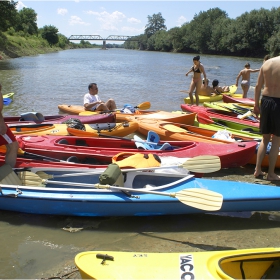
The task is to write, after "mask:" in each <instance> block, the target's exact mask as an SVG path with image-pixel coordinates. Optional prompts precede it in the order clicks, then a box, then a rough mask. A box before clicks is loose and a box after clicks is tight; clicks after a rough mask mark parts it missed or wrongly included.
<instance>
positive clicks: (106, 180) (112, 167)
mask: <svg viewBox="0 0 280 280" xmlns="http://www.w3.org/2000/svg"><path fill="white" fill-rule="evenodd" d="M99 183H100V184H101V185H118V186H124V177H123V174H122V171H121V169H120V167H119V166H118V165H117V164H116V163H111V164H109V165H108V167H107V169H106V170H105V171H104V172H103V173H102V174H101V175H100V176H99Z"/></svg>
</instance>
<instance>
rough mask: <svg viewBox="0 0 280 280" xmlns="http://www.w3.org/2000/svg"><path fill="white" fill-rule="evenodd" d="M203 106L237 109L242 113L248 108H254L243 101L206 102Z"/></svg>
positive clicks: (229, 110)
mask: <svg viewBox="0 0 280 280" xmlns="http://www.w3.org/2000/svg"><path fill="white" fill-rule="evenodd" d="M203 106H204V107H207V108H211V109H217V110H224V111H227V112H232V110H237V111H240V113H241V112H243V113H245V112H247V111H248V110H252V106H249V105H244V104H242V103H224V102H204V103H203Z"/></svg>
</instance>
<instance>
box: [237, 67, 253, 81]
mask: <svg viewBox="0 0 280 280" xmlns="http://www.w3.org/2000/svg"><path fill="white" fill-rule="evenodd" d="M251 72H252V71H251V69H247V68H245V69H243V70H241V71H240V74H241V76H242V80H247V81H249V80H250V74H251Z"/></svg>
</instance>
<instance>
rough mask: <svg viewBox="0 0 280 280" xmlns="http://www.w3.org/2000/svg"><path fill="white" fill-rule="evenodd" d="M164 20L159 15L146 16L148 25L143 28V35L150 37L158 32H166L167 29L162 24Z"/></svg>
mask: <svg viewBox="0 0 280 280" xmlns="http://www.w3.org/2000/svg"><path fill="white" fill-rule="evenodd" d="M164 22H165V19H164V18H163V17H162V15H161V13H157V14H153V15H152V16H148V24H147V25H146V26H145V34H146V35H147V36H148V38H149V37H151V36H152V35H153V34H155V33H156V32H157V31H159V30H166V29H167V27H166V26H165V24H164Z"/></svg>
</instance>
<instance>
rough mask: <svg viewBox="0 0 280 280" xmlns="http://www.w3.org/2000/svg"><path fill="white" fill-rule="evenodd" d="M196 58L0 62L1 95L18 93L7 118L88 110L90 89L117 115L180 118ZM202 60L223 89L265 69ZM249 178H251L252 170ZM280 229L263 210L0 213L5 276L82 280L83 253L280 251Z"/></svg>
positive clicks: (108, 53) (0, 263)
mask: <svg viewBox="0 0 280 280" xmlns="http://www.w3.org/2000/svg"><path fill="white" fill-rule="evenodd" d="M193 56H194V55H193V54H175V53H160V52H145V51H132V50H124V49H109V50H99V49H79V50H67V51H61V52H57V53H50V54H44V55H38V56H30V57H22V58H17V59H11V60H6V61H0V83H1V84H2V87H3V89H2V91H3V93H8V92H15V98H14V101H13V102H12V103H11V105H9V106H7V107H5V109H4V111H3V114H4V115H6V116H8V115H19V114H21V113H23V112H27V111H37V112H41V113H42V114H44V115H51V114H58V113H59V111H58V108H57V106H58V105H59V104H82V102H83V95H84V94H85V93H86V92H87V91H88V90H87V86H88V84H89V83H90V82H96V83H98V87H99V93H100V96H101V98H102V99H103V100H105V99H108V98H114V99H115V100H116V102H117V105H118V107H122V106H123V105H124V104H126V103H130V104H133V105H137V104H140V103H142V102H144V101H150V102H151V104H152V107H151V109H155V110H156V109H162V110H167V111H172V110H180V104H181V103H183V98H184V97H185V96H186V95H185V94H184V93H181V92H180V90H186V89H188V87H189V84H190V79H191V77H186V76H185V73H186V72H187V71H188V70H189V68H190V67H191V66H192V58H193ZM201 62H202V63H203V64H204V66H205V69H206V73H207V77H208V78H209V79H210V80H211V81H212V80H213V79H215V78H216V79H218V80H219V81H220V85H231V84H234V83H235V80H236V76H237V74H238V73H239V71H240V70H241V69H243V67H244V65H245V63H246V62H250V63H251V67H252V68H253V69H255V68H259V67H260V66H261V64H262V60H261V59H252V58H250V59H248V58H239V57H225V56H208V55H201ZM257 75H258V74H257V73H253V74H251V88H250V91H249V94H248V96H249V97H253V94H254V85H255V84H256V80H257ZM238 92H241V89H240V87H239V88H238ZM244 170H245V171H246V170H247V171H246V172H247V175H246V176H251V175H250V174H252V173H251V172H252V171H251V169H250V168H249V169H246V168H245V169H244ZM245 171H243V172H245ZM224 172H227V171H224ZM231 172H233V173H234V172H235V170H234V171H231ZM229 178H230V177H229ZM244 178H245V177H244ZM245 180H246V178H245ZM279 221H280V217H279V213H257V212H255V213H233V214H230V215H213V214H211V215H210V214H204V215H203V214H200V215H179V216H173V217H169V216H167V217H117V218H116V217H115V218H110V217H108V218H89V217H65V216H48V215H46V216H42V215H28V214H22V213H13V212H8V211H0V238H1V240H2V246H1V255H0V272H1V278H7V279H16V278H21V279H22V278H25V279H28V278H37V279H38V278H50V277H55V276H61V275H66V274H67V275H68V276H69V278H79V274H78V273H77V272H76V268H75V263H74V257H75V255H76V254H77V253H79V252H81V251H85V250H117V251H153V252H186V251H189V252H190V251H204V250H225V249H238V248H257V247H267V246H273V247H277V246H279V240H280V233H279V230H278V227H279ZM71 272H74V273H73V274H71Z"/></svg>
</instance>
